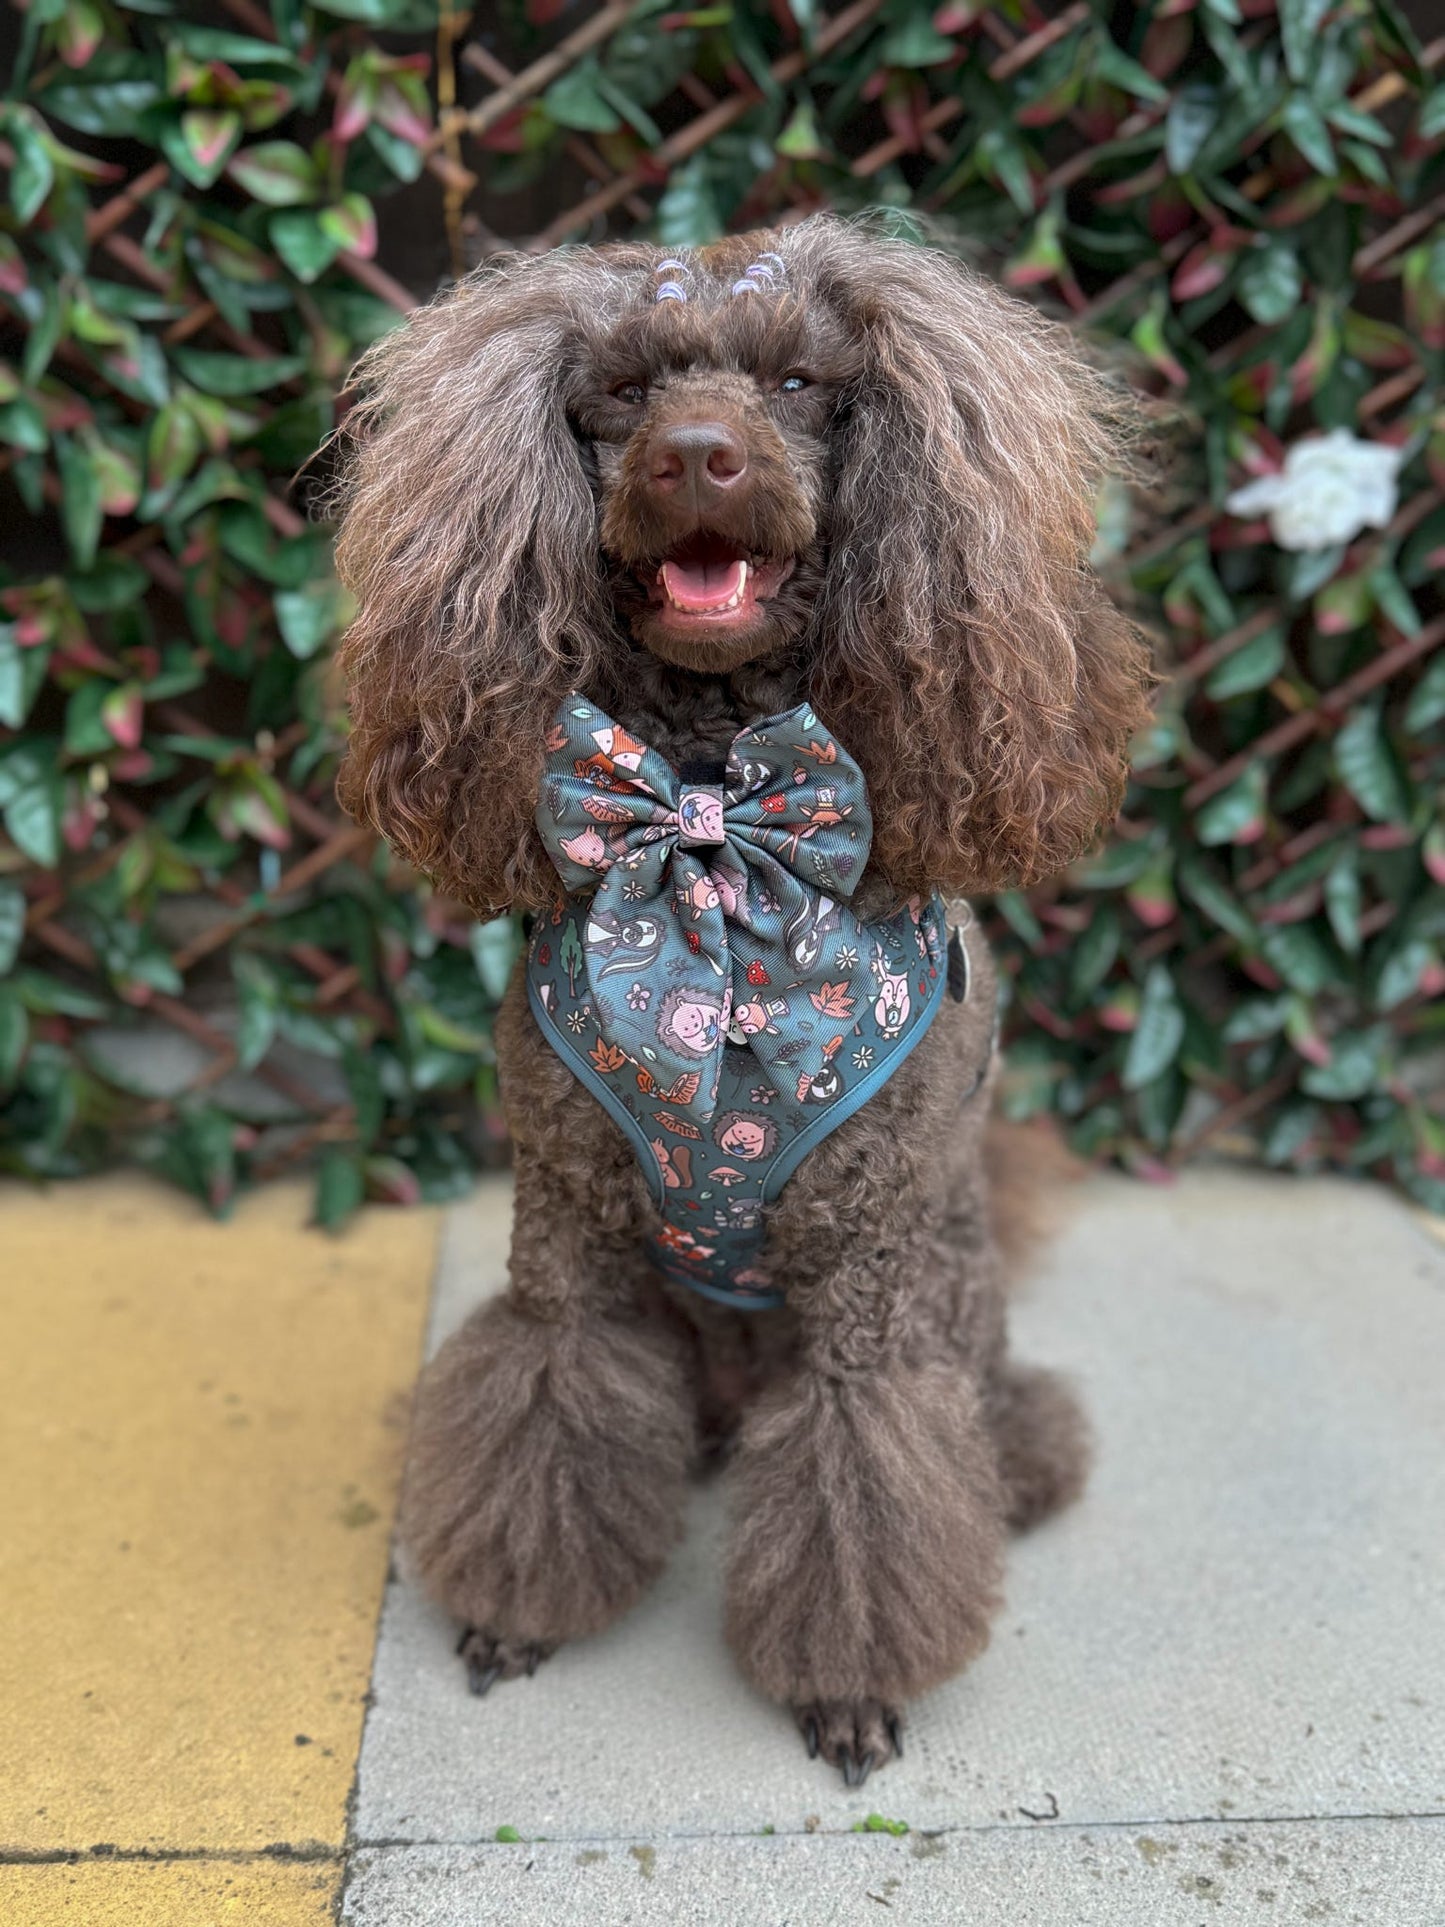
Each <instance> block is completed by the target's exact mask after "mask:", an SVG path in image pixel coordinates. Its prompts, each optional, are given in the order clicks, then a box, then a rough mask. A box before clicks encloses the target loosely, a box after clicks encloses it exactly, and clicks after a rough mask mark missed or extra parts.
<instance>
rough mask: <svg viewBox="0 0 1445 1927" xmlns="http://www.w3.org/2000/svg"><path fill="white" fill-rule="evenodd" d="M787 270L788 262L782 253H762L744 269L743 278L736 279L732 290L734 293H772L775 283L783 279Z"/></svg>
mask: <svg viewBox="0 0 1445 1927" xmlns="http://www.w3.org/2000/svg"><path fill="white" fill-rule="evenodd" d="M770 264H771V265H770ZM787 272H788V268H787V263H786V262H785V261H784V260H783V257H782V256H781V255H780V254H760V255H759V256H758V258H757V260H756V261H750V262H749V263H748V265H747V267H745V268H744V269H743V272H742V278H741V280H738V281H734V283H733V285H732V292H733V293H734V294H763V293H771V291H772V288H773V284H774V283H775V282H776V281H779V280H781V279H782V278H783V276H785V275H786V274H787Z"/></svg>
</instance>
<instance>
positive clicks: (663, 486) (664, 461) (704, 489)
mask: <svg viewBox="0 0 1445 1927" xmlns="http://www.w3.org/2000/svg"><path fill="white" fill-rule="evenodd" d="M747 465H748V451H747V449H746V448H745V447H744V446H743V440H742V437H741V436H740V435H738V434H736V433H735V432H734V431H733V430H732V429H731V428H729V427H728V425H727V423H726V422H678V423H677V424H676V425H675V426H674V427H672V428H664V429H663V430H662V432H661V433H660V434H659V435H658V436H657V437H656V439H655V440H654V442H653V445H652V482H653V486H654V487H655V488H657V489H660V490H661V491H662V493H663V494H665V495H667V494H672V493H673V492H675V491H677V490H689V491H691V492H695V493H696V494H697V495H699V496H705V495H707V494H710V493H711V491H712V490H714V489H725V488H731V487H732V486H733V484H734V483H735V482H736V481H738V479H739V478H740V477H741V476H742V475H743V474H744V473H745V471H746V469H747Z"/></svg>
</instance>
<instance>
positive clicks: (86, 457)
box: [55, 435, 105, 569]
mask: <svg viewBox="0 0 1445 1927" xmlns="http://www.w3.org/2000/svg"><path fill="white" fill-rule="evenodd" d="M55 456H56V461H57V464H58V465H59V469H60V488H61V495H60V520H61V525H62V527H63V528H64V530H65V538H66V540H67V541H68V542H69V544H70V553H71V554H72V556H74V558H75V563H76V566H77V567H78V568H81V569H88V568H89V567H90V565H91V563H92V562H94V560H95V551H96V547H97V545H98V544H99V542H100V529H101V524H102V522H103V521H104V520H105V510H104V507H103V506H102V502H101V481H100V471H99V469H98V468H97V466H96V464H95V461H94V460H93V458H92V456H91V454H90V451H89V450H88V449H86V448H83V447H82V446H81V445H80V443H79V442H76V441H73V440H72V439H71V437H70V436H69V435H57V436H56V438H55Z"/></svg>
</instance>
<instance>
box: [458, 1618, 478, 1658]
mask: <svg viewBox="0 0 1445 1927" xmlns="http://www.w3.org/2000/svg"><path fill="white" fill-rule="evenodd" d="M476 1630H477V1629H476V1627H475V1626H463V1627H462V1630H461V1632H460V1633H459V1634H458V1635H457V1658H458V1659H460V1658H461V1656H462V1654H463V1653H464V1652H465V1651H466V1650H467V1641H468V1640H469V1639H470V1638H471V1636H472V1634H473V1633H474V1632H475V1631H476Z"/></svg>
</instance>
